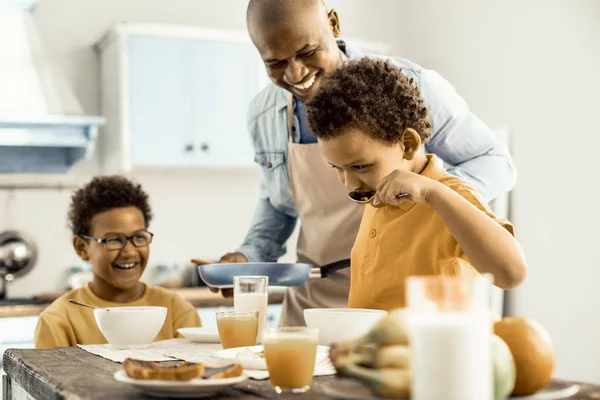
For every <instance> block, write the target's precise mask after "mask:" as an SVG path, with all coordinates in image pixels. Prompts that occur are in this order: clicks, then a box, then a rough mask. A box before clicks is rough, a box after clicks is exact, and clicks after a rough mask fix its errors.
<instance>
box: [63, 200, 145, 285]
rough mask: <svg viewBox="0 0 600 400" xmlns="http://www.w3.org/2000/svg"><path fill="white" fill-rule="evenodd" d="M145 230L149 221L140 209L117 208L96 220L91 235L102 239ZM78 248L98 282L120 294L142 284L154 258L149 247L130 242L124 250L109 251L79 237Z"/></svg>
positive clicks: (91, 227)
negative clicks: (144, 273)
mask: <svg viewBox="0 0 600 400" xmlns="http://www.w3.org/2000/svg"><path fill="white" fill-rule="evenodd" d="M145 229H146V221H145V220H144V215H143V214H142V212H141V211H140V210H139V209H138V208H136V207H123V208H113V209H110V210H108V211H104V212H102V213H99V214H96V215H95V216H94V217H93V218H92V220H91V222H90V230H91V231H90V233H89V235H90V236H93V237H96V238H99V239H101V238H105V237H108V236H112V235H114V234H122V235H125V236H131V235H133V234H134V233H136V232H139V231H143V230H145ZM74 245H75V250H76V251H77V253H78V254H79V256H80V257H81V258H82V259H83V260H86V261H89V262H90V264H91V266H92V270H93V272H94V275H95V278H96V279H100V280H101V281H103V282H104V283H106V284H108V285H109V286H111V287H113V288H115V289H120V290H126V289H131V288H134V287H135V286H136V285H137V284H138V282H139V280H140V277H141V276H142V273H143V272H144V269H145V268H146V263H147V262H148V256H149V254H150V247H149V246H145V247H135V246H134V245H133V244H132V243H131V241H130V240H128V241H127V243H126V245H125V247H123V248H122V249H121V250H107V249H106V248H105V247H104V244H102V243H98V242H95V241H93V240H90V241H87V240H84V239H81V238H79V237H76V238H75V242H74ZM132 264H133V266H131V265H132Z"/></svg>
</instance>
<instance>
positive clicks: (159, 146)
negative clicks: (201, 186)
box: [97, 24, 268, 173]
mask: <svg viewBox="0 0 600 400" xmlns="http://www.w3.org/2000/svg"><path fill="white" fill-rule="evenodd" d="M97 49H98V50H99V53H100V60H101V93H102V95H101V97H102V100H101V103H102V113H103V114H104V116H105V117H106V118H107V124H106V128H105V132H104V133H103V135H101V136H102V137H101V140H100V143H99V145H100V148H101V154H100V158H101V165H102V167H103V171H104V172H107V173H113V172H126V171H130V170H131V169H134V168H144V167H184V166H203V167H245V166H254V156H253V151H252V146H251V142H250V136H249V133H248V132H247V128H246V113H247V109H248V105H249V104H250V101H251V100H252V98H253V97H254V96H255V95H256V94H257V93H258V92H259V91H260V90H261V89H262V88H263V87H264V86H265V85H266V84H267V82H268V78H267V76H266V73H265V71H264V67H263V65H262V62H261V60H260V57H259V56H258V53H257V51H256V49H255V48H254V46H253V45H252V43H251V42H250V40H249V38H248V37H247V34H246V33H232V32H224V31H208V30H204V29H199V28H198V29H197V28H188V27H173V26H162V25H147V24H120V25H117V26H116V27H115V28H114V29H113V30H111V31H110V32H109V33H108V34H107V35H106V36H105V37H104V39H102V41H101V42H100V43H99V44H98V45H97Z"/></svg>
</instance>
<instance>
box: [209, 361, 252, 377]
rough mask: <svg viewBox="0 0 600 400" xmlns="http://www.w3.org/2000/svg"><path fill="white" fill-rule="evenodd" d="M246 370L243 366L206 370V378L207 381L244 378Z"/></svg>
mask: <svg viewBox="0 0 600 400" xmlns="http://www.w3.org/2000/svg"><path fill="white" fill-rule="evenodd" d="M243 373H244V368H242V365H241V364H233V365H226V366H224V367H221V368H206V372H205V374H204V378H206V379H224V378H235V377H238V376H242V374H243Z"/></svg>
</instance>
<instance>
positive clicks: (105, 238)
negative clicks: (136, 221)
mask: <svg viewBox="0 0 600 400" xmlns="http://www.w3.org/2000/svg"><path fill="white" fill-rule="evenodd" d="M141 232H144V233H147V234H149V235H150V240H148V244H144V245H141V246H138V245H137V244H135V243H134V241H133V238H134V237H135V236H138V235H139V234H140V233H141ZM78 236H79V237H80V238H82V239H87V240H93V241H94V242H98V243H100V244H102V245H104V248H105V249H106V250H108V251H117V250H122V249H123V248H124V247H125V246H126V245H127V241H128V240H129V241H130V242H131V244H132V245H134V246H135V247H146V246H148V245H149V244H150V243H152V238H153V237H154V234H153V233H152V232H148V231H140V232H136V233H134V234H133V235H130V236H125V235H114V236H112V235H111V236H108V237H103V238H97V237H93V236H88V235H82V234H79V235H78ZM119 236H120V237H121V239H122V241H121V247H120V248H118V249H109V248H107V247H106V241H107V240H108V239H115V238H117V237H119Z"/></svg>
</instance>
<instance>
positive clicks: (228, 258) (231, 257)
mask: <svg viewBox="0 0 600 400" xmlns="http://www.w3.org/2000/svg"><path fill="white" fill-rule="evenodd" d="M246 262H248V259H247V258H246V256H245V255H243V254H242V253H238V252H235V253H227V254H225V255H224V256H223V257H221V259H220V260H219V263H221V264H222V263H234V264H235V263H246ZM209 289H210V291H211V292H213V293H219V289H218V288H214V287H209ZM221 294H222V295H223V297H233V289H223V290H221Z"/></svg>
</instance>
